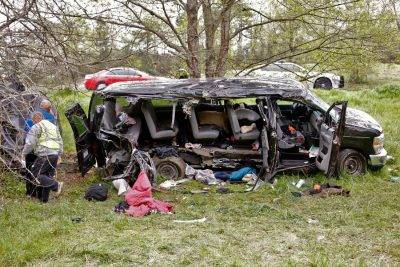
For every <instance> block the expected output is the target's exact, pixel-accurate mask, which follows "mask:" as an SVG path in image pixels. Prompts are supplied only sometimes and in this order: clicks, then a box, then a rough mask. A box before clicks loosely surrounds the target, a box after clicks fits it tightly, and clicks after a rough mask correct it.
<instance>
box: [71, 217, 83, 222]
mask: <svg viewBox="0 0 400 267" xmlns="http://www.w3.org/2000/svg"><path fill="white" fill-rule="evenodd" d="M71 221H72V222H74V223H80V222H82V221H83V219H82V217H72V218H71Z"/></svg>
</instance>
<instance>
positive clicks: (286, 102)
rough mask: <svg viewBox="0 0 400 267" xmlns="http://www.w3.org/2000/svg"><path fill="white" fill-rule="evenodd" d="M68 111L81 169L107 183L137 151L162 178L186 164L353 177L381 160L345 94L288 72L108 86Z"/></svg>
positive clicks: (380, 150) (364, 119)
mask: <svg viewBox="0 0 400 267" xmlns="http://www.w3.org/2000/svg"><path fill="white" fill-rule="evenodd" d="M66 116H67V118H68V119H69V121H70V124H71V127H72V129H73V132H74V135H75V140H76V148H77V154H78V161H79V168H80V171H81V172H82V175H84V174H85V173H86V172H87V171H88V170H89V169H90V168H91V167H92V166H94V165H95V164H96V163H97V166H98V167H103V169H104V170H105V172H106V178H105V179H110V180H113V179H120V178H129V177H132V173H130V172H131V170H132V169H131V167H129V168H128V166H131V165H132V164H133V163H132V162H133V161H134V157H133V155H134V154H133V151H136V150H140V151H145V152H146V153H148V154H149V155H150V156H151V157H152V159H153V161H154V163H155V167H156V170H157V172H158V174H159V175H161V176H164V177H166V178H169V179H171V178H172V179H176V178H178V177H183V176H184V174H185V166H186V164H188V165H190V166H192V167H194V168H211V169H220V170H232V169H237V168H240V167H242V166H253V167H256V168H258V169H259V170H260V173H259V177H260V178H261V179H263V180H272V179H273V177H274V175H275V174H277V173H279V172H283V171H308V170H321V171H322V172H324V173H325V174H326V175H327V176H328V177H331V176H334V175H336V174H338V173H343V172H344V173H347V174H350V175H360V174H362V173H363V172H364V171H365V170H366V168H367V165H368V164H369V165H370V166H373V167H381V166H383V165H384V164H385V162H386V157H387V152H386V150H385V149H384V147H383V141H384V140H383V139H384V135H383V130H382V128H381V126H380V125H379V123H377V122H376V121H375V120H374V119H373V118H372V117H370V116H369V115H368V114H366V113H364V112H362V111H359V110H355V109H351V108H348V107H347V102H346V101H342V102H336V103H333V104H332V105H330V106H329V105H328V104H326V103H325V102H324V101H322V100H321V99H319V98H317V97H316V96H315V95H314V94H313V93H312V92H311V91H308V90H306V89H305V88H304V86H303V85H302V84H301V83H299V82H297V81H295V80H290V79H288V80H285V79H276V80H274V79H260V78H213V79H189V80H172V79H171V80H170V79H166V80H157V81H148V82H143V83H134V82H127V83H116V84H113V85H110V86H108V87H106V88H104V89H102V90H99V91H97V92H94V93H93V95H92V98H91V101H90V106H89V113H88V117H87V116H86V114H85V112H84V111H83V109H82V107H81V106H80V105H79V104H76V105H74V106H73V107H72V108H71V109H69V110H68V111H67V112H66ZM127 169H128V170H129V171H127Z"/></svg>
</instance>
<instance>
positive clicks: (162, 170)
mask: <svg viewBox="0 0 400 267" xmlns="http://www.w3.org/2000/svg"><path fill="white" fill-rule="evenodd" d="M153 160H154V165H155V166H156V170H157V174H158V175H160V176H161V177H163V178H165V179H167V180H178V179H180V178H183V177H185V168H186V163H185V162H184V161H183V159H181V158H179V157H167V158H163V159H160V158H158V157H155V158H154V159H153Z"/></svg>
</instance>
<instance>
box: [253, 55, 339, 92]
mask: <svg viewBox="0 0 400 267" xmlns="http://www.w3.org/2000/svg"><path fill="white" fill-rule="evenodd" d="M250 75H251V76H256V77H257V76H259V77H266V78H281V77H285V78H292V79H296V80H299V81H301V82H306V83H307V85H308V87H310V88H322V89H332V88H342V87H343V86H344V78H343V76H339V75H336V74H334V73H320V72H316V71H308V70H306V69H305V68H303V67H301V66H299V65H297V64H295V63H292V62H286V61H277V62H275V63H272V64H270V65H268V66H266V67H263V68H260V69H258V70H255V71H253V72H252V73H251V74H250Z"/></svg>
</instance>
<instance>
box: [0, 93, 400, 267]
mask: <svg viewBox="0 0 400 267" xmlns="http://www.w3.org/2000/svg"><path fill="white" fill-rule="evenodd" d="M364 87H365V88H362V87H361V88H358V89H359V90H357V91H343V90H332V91H317V92H316V93H317V94H318V95H319V96H321V97H322V98H323V99H325V100H326V101H327V102H333V101H334V100H345V99H347V100H349V105H350V106H351V107H355V108H359V109H362V110H364V111H366V112H368V113H370V114H371V115H372V116H373V117H375V118H377V119H378V121H380V122H381V123H382V125H383V127H384V130H385V137H386V145H385V147H386V148H387V150H388V151H389V153H390V154H391V155H393V156H394V157H395V160H394V161H393V162H391V163H390V164H389V165H388V167H386V168H384V169H383V170H381V171H379V172H369V173H367V174H366V175H364V176H362V177H359V178H351V177H341V179H339V180H334V181H333V182H334V183H337V184H340V185H343V186H345V187H346V188H348V189H349V190H351V196H350V197H329V198H325V199H317V198H312V197H304V198H295V197H293V196H292V195H291V193H290V192H291V191H294V190H295V189H294V188H293V186H292V185H291V182H293V181H297V180H298V179H300V178H304V176H303V175H300V174H293V175H286V176H282V175H281V176H279V177H278V178H279V180H278V184H277V185H276V186H275V188H271V187H269V186H265V187H263V188H262V189H261V190H260V191H257V192H254V193H243V189H244V187H243V185H231V186H230V189H231V190H232V191H233V193H231V194H226V195H221V194H218V193H216V192H215V189H212V192H210V193H209V194H206V195H191V194H187V191H188V190H190V189H193V188H202V187H203V185H201V184H199V183H197V182H195V181H193V182H190V183H189V184H185V185H183V186H181V187H180V188H179V189H177V190H173V191H171V192H168V193H157V194H155V197H156V198H158V199H163V200H166V201H169V202H171V203H172V204H173V205H174V207H175V210H174V214H173V215H161V214H153V215H150V216H147V217H145V218H130V217H126V216H124V215H120V214H115V213H113V212H112V208H113V207H114V206H115V204H117V203H118V202H119V201H120V198H119V197H117V196H116V191H115V190H114V189H112V190H111V192H110V196H111V197H110V198H109V199H108V200H107V201H105V202H97V203H93V202H88V201H86V200H84V199H83V194H84V191H85V189H86V188H87V186H88V185H89V184H91V183H93V182H95V181H100V178H99V177H98V176H97V175H96V173H95V172H93V173H91V174H90V175H88V176H87V177H86V178H83V179H74V180H72V179H70V176H68V175H64V174H59V177H60V178H61V179H63V180H65V181H66V182H67V185H66V190H65V192H64V194H63V196H62V197H61V198H59V199H57V200H51V202H50V203H48V204H46V205H43V204H39V203H37V202H33V201H32V200H29V199H26V198H25V197H24V186H23V184H22V183H21V182H18V180H17V178H16V177H13V176H10V175H5V176H4V177H3V178H2V179H0V265H1V266H3V265H4V266H8V265H24V264H30V265H54V264H55V265H82V264H88V265H89V264H90V265H104V264H114V265H118V266H119V265H139V264H146V265H163V266H164V265H189V264H191V265H246V266H247V265H250V266H251V265H323V266H325V265H399V264H400V207H399V202H398V196H399V192H400V184H396V183H391V182H389V181H388V178H389V176H390V175H392V174H397V175H400V173H396V170H397V171H399V170H400V161H399V158H400V152H399V151H400V149H399V148H400V147H399V145H400V143H399V138H398V137H399V136H400V132H399V131H400V130H399V126H398V123H399V116H400V108H399V107H400V93H399V92H400V85H397V86H394V85H390V86H379V87H377V88H374V87H373V86H372V87H368V86H367V85H365V86H364ZM52 97H53V98H54V96H52ZM57 97H58V96H57ZM59 99H60V100H61V98H59ZM74 100H80V101H82V100H83V102H85V105H86V106H87V103H88V102H87V98H85V97H82V96H81V95H75V96H70V93H65V95H64V96H63V97H62V100H61V101H60V102H59V106H58V108H59V110H60V111H63V110H65V107H66V106H67V103H68V104H71V103H72V101H74ZM85 110H86V109H85ZM60 113H61V112H60ZM61 118H62V124H63V126H64V138H65V140H66V141H65V142H66V143H67V144H68V145H67V146H68V147H73V146H72V144H71V140H72V137H71V136H70V135H71V132H70V130H69V127H68V125H66V123H65V118H64V117H63V116H62V117H61ZM71 150H73V148H72V149H71ZM389 169H393V170H389ZM306 179H307V186H312V184H313V183H314V182H323V181H325V178H324V177H323V175H321V174H316V175H310V176H307V177H306ZM204 216H205V217H207V218H208V220H207V222H205V223H201V224H177V223H174V222H173V220H174V219H196V218H202V217H204ZM76 218H81V222H79V223H76V222H74V220H75V219H76ZM309 219H314V220H317V223H315V224H312V223H309V222H308V220H309Z"/></svg>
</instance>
